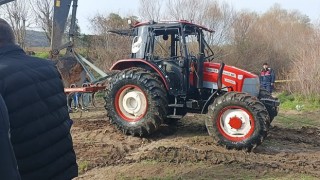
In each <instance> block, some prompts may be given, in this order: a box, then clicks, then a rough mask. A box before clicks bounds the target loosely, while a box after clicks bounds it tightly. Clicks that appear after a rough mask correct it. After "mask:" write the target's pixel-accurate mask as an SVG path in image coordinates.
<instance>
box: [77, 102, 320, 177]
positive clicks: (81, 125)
mask: <svg viewBox="0 0 320 180" xmlns="http://www.w3.org/2000/svg"><path fill="white" fill-rule="evenodd" d="M281 116H282V119H283V118H286V117H295V118H298V119H296V120H297V121H299V120H300V119H301V121H302V122H303V121H304V117H305V116H306V114H304V113H297V114H294V113H293V114H292V113H289V114H286V112H281ZM307 116H308V118H309V119H310V117H312V118H313V119H314V121H315V122H317V121H320V111H319V112H313V113H311V115H310V113H307ZM71 117H72V118H73V120H74V125H73V128H72V135H73V140H74V146H75V151H76V154H77V158H78V164H79V171H80V176H79V177H78V178H77V179H78V180H83V179H85V180H87V179H93V180H104V179H319V178H320V129H319V126H318V128H317V127H316V126H317V124H315V123H313V127H302V126H301V127H299V126H297V125H296V126H295V127H294V128H286V127H287V126H286V124H287V122H285V123H282V121H281V122H280V120H279V122H277V119H275V120H274V123H273V127H272V128H271V129H270V132H269V135H268V137H267V139H266V140H265V141H264V143H263V144H262V145H260V146H258V147H257V148H256V149H255V150H254V151H253V152H251V153H247V152H243V151H234V150H226V149H225V148H224V147H220V146H216V145H215V144H214V143H213V141H212V139H211V137H209V136H208V134H207V131H206V128H205V124H204V119H205V118H206V116H205V115H193V114H190V115H188V116H186V117H184V118H183V119H182V120H181V121H180V122H179V123H178V124H177V125H176V126H167V125H164V126H162V127H161V130H160V131H159V132H158V133H156V134H154V135H152V136H151V137H149V138H147V139H146V138H138V137H132V136H126V135H123V134H121V132H119V131H118V130H117V129H116V128H114V127H113V126H112V125H110V124H109V122H108V120H107V118H106V112H105V110H104V109H103V108H102V107H99V108H96V109H90V111H89V112H80V111H79V112H77V113H72V114H71ZM279 119H280V118H279ZM318 119H319V120H318ZM318 124H320V122H319V123H318ZM290 127H291V126H290Z"/></svg>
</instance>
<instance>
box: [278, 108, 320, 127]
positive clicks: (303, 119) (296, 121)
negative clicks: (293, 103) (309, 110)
mask: <svg viewBox="0 0 320 180" xmlns="http://www.w3.org/2000/svg"><path fill="white" fill-rule="evenodd" d="M318 118H319V115H317V114H311V115H308V114H291V115H289V114H287V113H285V114H283V113H281V112H280V113H279V114H278V116H277V117H276V118H275V120H274V121H273V122H272V124H274V125H279V126H281V127H286V128H301V127H304V126H305V127H307V126H310V127H320V122H319V120H318Z"/></svg>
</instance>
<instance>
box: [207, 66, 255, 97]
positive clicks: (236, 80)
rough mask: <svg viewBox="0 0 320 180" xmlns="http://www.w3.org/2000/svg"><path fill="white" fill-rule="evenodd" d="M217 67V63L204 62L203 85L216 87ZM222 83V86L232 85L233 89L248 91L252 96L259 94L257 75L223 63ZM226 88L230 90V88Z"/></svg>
mask: <svg viewBox="0 0 320 180" xmlns="http://www.w3.org/2000/svg"><path fill="white" fill-rule="evenodd" d="M219 67H220V64H219V63H211V62H205V63H204V69H203V71H204V72H203V80H204V82H203V85H204V87H206V88H213V89H216V88H217V81H218V71H219ZM222 84H223V87H232V89H233V90H234V91H238V92H246V93H250V94H251V95H253V96H258V94H259V89H260V83H259V77H258V76H257V75H255V74H253V73H251V72H248V71H245V70H243V69H239V68H237V67H234V66H228V65H225V67H224V70H223V75H222ZM228 90H229V91H230V90H231V88H229V89H228Z"/></svg>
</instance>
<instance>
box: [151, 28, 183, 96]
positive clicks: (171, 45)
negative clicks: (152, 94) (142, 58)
mask: <svg viewBox="0 0 320 180" xmlns="http://www.w3.org/2000/svg"><path fill="white" fill-rule="evenodd" d="M179 32H180V29H179V28H166V29H164V28H158V29H157V28H153V29H152V32H151V35H152V36H153V38H150V49H149V56H148V57H147V58H148V59H149V60H150V61H153V62H154V63H155V64H157V65H158V67H159V68H160V69H161V70H162V71H163V72H164V74H165V75H167V76H168V77H169V78H168V79H169V83H170V87H171V89H170V90H169V93H170V94H171V95H174V96H178V95H186V93H187V86H186V82H187V76H188V73H187V68H186V67H185V64H186V63H185V62H186V61H187V59H186V57H185V56H184V50H183V48H182V47H183V46H182V41H181V40H182V38H181V36H180V34H179Z"/></svg>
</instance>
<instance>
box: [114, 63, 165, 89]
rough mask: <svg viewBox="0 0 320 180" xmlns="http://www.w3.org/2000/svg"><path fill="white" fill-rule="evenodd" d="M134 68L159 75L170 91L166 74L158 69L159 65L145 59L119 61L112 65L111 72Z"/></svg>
mask: <svg viewBox="0 0 320 180" xmlns="http://www.w3.org/2000/svg"><path fill="white" fill-rule="evenodd" d="M132 67H140V68H143V69H146V70H149V71H151V72H154V73H157V74H158V75H159V76H160V78H161V81H162V83H163V84H164V85H165V87H166V89H167V90H169V84H168V81H167V79H166V76H165V75H164V73H163V72H162V71H161V70H160V69H159V68H158V66H157V65H155V64H153V63H152V62H149V61H146V60H144V59H123V60H119V61H117V62H116V63H114V64H113V65H112V67H111V68H110V70H124V69H129V68H132Z"/></svg>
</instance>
